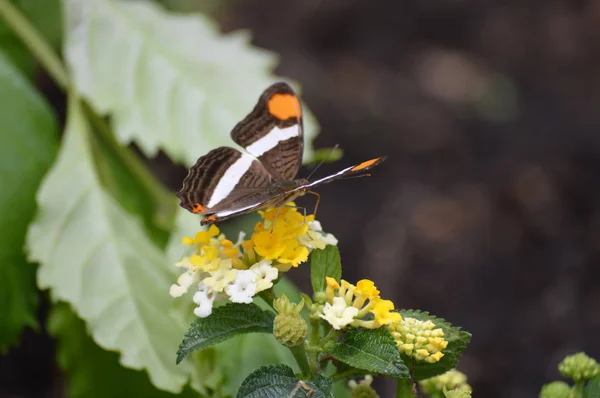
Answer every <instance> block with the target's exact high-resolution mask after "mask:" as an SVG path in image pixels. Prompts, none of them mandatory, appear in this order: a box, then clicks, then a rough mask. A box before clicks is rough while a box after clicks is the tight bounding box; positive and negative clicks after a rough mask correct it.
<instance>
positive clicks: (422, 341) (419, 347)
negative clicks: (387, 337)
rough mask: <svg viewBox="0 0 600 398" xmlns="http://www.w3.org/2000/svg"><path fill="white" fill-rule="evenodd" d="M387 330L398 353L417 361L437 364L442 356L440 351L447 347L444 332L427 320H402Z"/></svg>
mask: <svg viewBox="0 0 600 398" xmlns="http://www.w3.org/2000/svg"><path fill="white" fill-rule="evenodd" d="M388 329H389V331H390V333H391V335H392V337H393V338H394V340H396V344H397V345H398V349H399V350H400V352H401V353H403V354H406V355H408V356H409V357H413V358H415V359H416V360H417V361H425V362H428V363H434V362H438V361H439V360H440V359H442V357H443V356H444V353H443V352H442V350H443V349H445V348H446V347H447V346H448V341H446V340H445V339H444V331H443V330H442V329H441V328H436V327H435V324H434V323H433V322H431V321H429V320H428V321H420V320H418V319H415V318H404V319H402V320H401V321H399V322H394V323H392V324H391V325H390V326H389V328H388Z"/></svg>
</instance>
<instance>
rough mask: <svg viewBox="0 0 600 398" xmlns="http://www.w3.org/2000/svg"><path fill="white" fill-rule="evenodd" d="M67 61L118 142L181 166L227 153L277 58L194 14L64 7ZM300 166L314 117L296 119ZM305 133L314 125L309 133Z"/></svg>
mask: <svg viewBox="0 0 600 398" xmlns="http://www.w3.org/2000/svg"><path fill="white" fill-rule="evenodd" d="M65 6H66V32H65V33H66V42H65V56H66V60H67V62H68V64H69V66H70V69H71V71H72V73H73V79H74V83H75V86H76V88H77V90H78V92H79V93H80V94H81V95H83V96H84V97H85V98H86V99H88V100H89V101H90V102H91V103H92V105H93V106H94V108H95V109H96V110H97V111H99V112H101V113H103V114H110V115H111V116H112V117H113V119H112V120H113V122H114V126H115V130H116V134H117V137H118V139H119V140H120V142H122V143H129V142H132V141H135V142H136V143H137V144H138V145H139V147H140V148H141V149H142V151H143V152H144V153H145V154H146V155H148V156H154V155H155V154H156V153H157V152H158V150H159V149H163V150H164V151H165V152H166V153H167V154H168V155H169V156H170V157H171V158H172V159H173V160H175V161H179V162H183V163H185V164H186V165H191V164H193V163H195V161H196V159H197V158H198V157H199V156H201V155H203V154H205V153H206V152H208V151H209V150H210V149H213V148H214V147H217V146H221V145H231V139H230V137H229V132H230V131H231V129H232V128H233V127H234V126H235V124H236V123H237V122H239V121H240V120H242V118H244V117H245V116H246V115H247V114H248V113H249V112H250V111H251V110H252V109H253V107H254V105H255V104H256V101H257V99H258V97H259V95H260V93H261V92H262V91H263V90H264V89H265V88H266V87H267V86H268V85H269V84H271V83H273V82H274V81H276V80H277V79H276V78H275V77H274V76H272V75H271V71H272V69H273V67H274V66H275V64H276V57H275V56H274V55H273V54H271V53H270V52H267V51H265V50H260V49H257V48H254V47H252V46H251V45H250V44H249V42H250V36H249V35H248V33H247V32H236V33H231V34H227V35H222V34H221V33H219V29H218V27H217V26H216V24H215V23H214V22H212V21H211V20H210V19H208V18H207V17H205V16H202V15H200V14H196V15H181V14H175V13H170V12H167V11H165V10H164V9H162V8H161V7H160V6H158V5H157V4H155V3H154V2H150V1H118V0H65ZM304 121H305V126H306V128H305V138H304V139H305V148H306V150H305V160H309V159H310V158H311V157H312V153H311V145H310V143H311V141H312V139H313V138H314V136H315V135H316V128H315V127H314V126H315V124H314V122H313V117H312V116H311V115H310V113H309V112H308V110H305V112H304ZM311 124H312V126H311Z"/></svg>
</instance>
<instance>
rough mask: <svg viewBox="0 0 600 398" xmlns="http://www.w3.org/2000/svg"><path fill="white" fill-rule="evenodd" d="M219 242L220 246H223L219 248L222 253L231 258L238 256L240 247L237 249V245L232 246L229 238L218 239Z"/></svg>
mask: <svg viewBox="0 0 600 398" xmlns="http://www.w3.org/2000/svg"><path fill="white" fill-rule="evenodd" d="M219 243H221V246H223V248H222V249H221V250H222V252H223V254H224V255H226V256H227V257H229V258H231V259H234V258H237V257H238V254H239V252H240V249H238V248H237V247H234V246H233V242H232V241H230V240H229V239H221V240H220V241H219Z"/></svg>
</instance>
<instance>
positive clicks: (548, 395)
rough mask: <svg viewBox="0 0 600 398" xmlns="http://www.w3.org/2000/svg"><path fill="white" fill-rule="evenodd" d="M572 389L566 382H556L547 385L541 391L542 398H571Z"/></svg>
mask: <svg viewBox="0 0 600 398" xmlns="http://www.w3.org/2000/svg"><path fill="white" fill-rule="evenodd" d="M570 394H571V387H569V385H568V384H567V383H565V382H564V381H554V382H552V383H550V384H546V385H545V386H543V387H542V391H540V398H569V396H570Z"/></svg>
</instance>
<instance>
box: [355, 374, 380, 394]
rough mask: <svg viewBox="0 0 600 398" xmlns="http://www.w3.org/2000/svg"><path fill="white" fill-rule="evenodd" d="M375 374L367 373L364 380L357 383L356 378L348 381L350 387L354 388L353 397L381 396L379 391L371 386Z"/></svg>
mask: <svg viewBox="0 0 600 398" xmlns="http://www.w3.org/2000/svg"><path fill="white" fill-rule="evenodd" d="M371 383H373V376H371V375H366V376H365V378H364V380H363V381H361V382H359V383H357V382H356V381H354V380H350V381H349V382H348V387H350V389H351V390H352V395H351V397H352V398H379V395H377V392H376V391H375V390H374V389H373V387H371Z"/></svg>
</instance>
